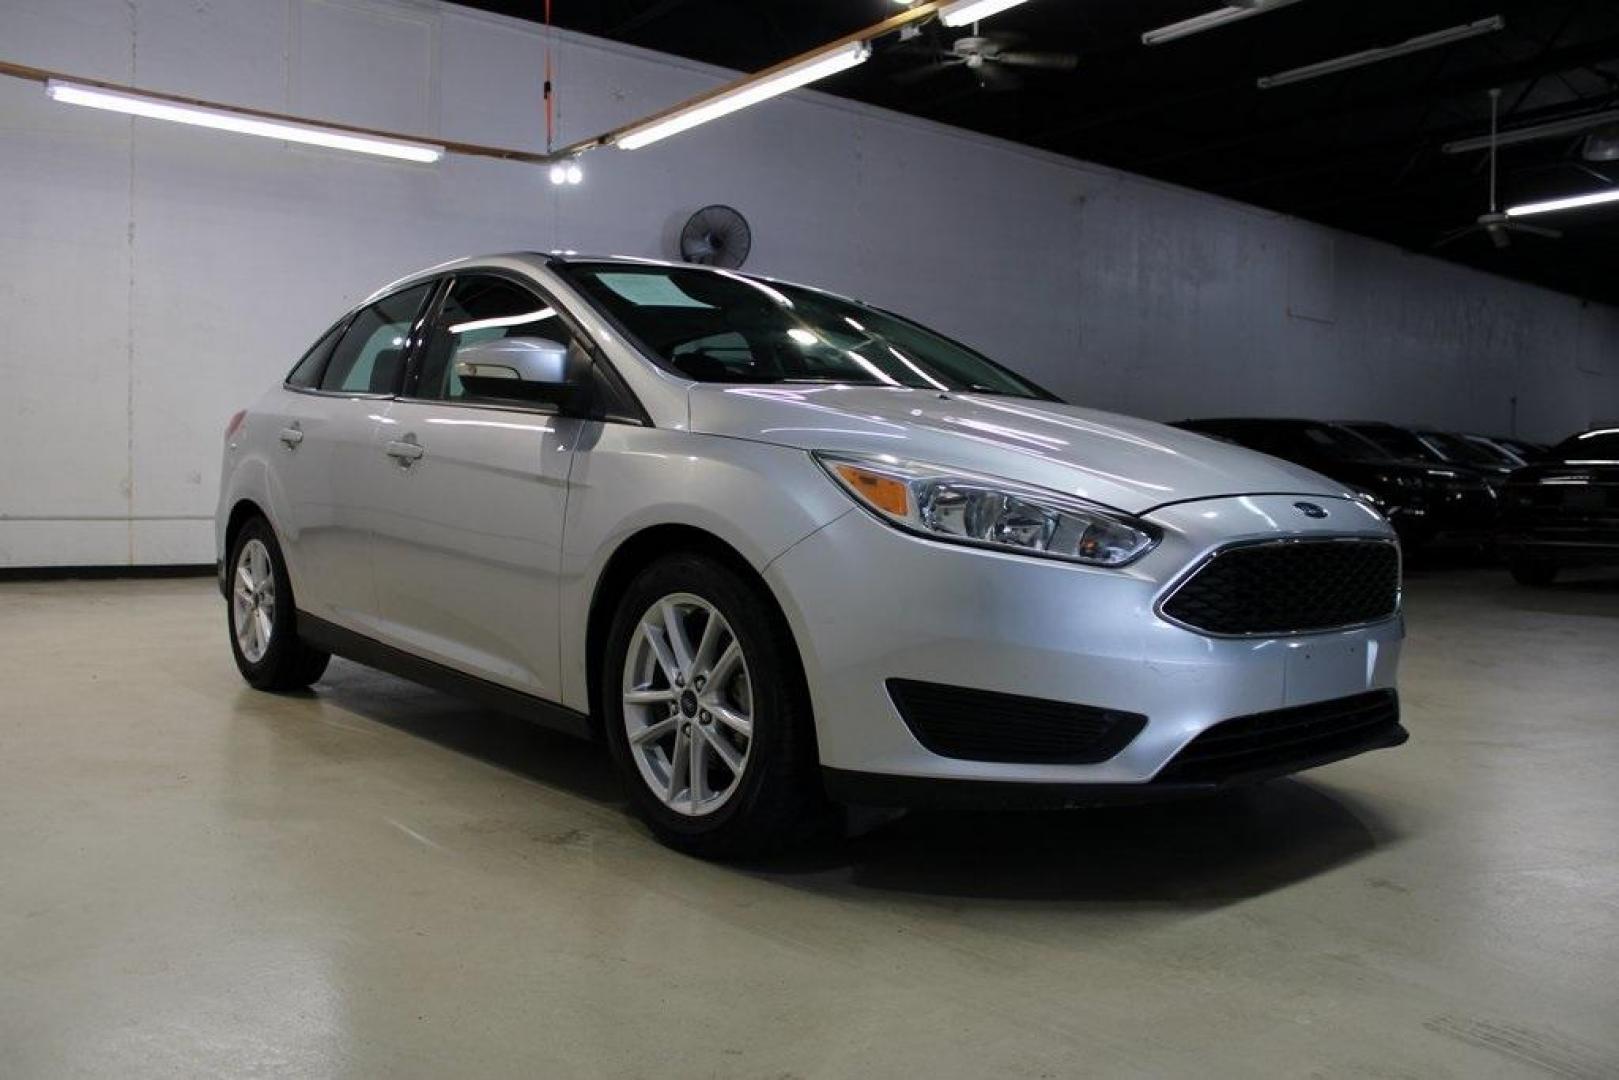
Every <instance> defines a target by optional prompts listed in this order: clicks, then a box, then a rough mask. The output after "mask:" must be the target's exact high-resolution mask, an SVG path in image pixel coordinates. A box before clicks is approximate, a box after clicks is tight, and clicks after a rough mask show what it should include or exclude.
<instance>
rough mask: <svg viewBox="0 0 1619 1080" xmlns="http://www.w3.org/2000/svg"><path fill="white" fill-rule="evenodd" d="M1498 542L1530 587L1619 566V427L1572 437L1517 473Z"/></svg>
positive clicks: (1508, 490)
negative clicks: (1564, 573)
mask: <svg viewBox="0 0 1619 1080" xmlns="http://www.w3.org/2000/svg"><path fill="white" fill-rule="evenodd" d="M1496 544H1497V546H1498V548H1499V549H1500V551H1501V554H1502V555H1504V556H1505V557H1506V560H1507V565H1508V566H1509V567H1511V568H1512V576H1513V577H1515V578H1517V579H1518V581H1519V582H1521V583H1522V584H1525V585H1549V584H1551V582H1552V580H1553V579H1554V578H1556V577H1557V572H1558V571H1559V570H1561V569H1562V568H1563V567H1565V566H1576V565H1585V566H1589V565H1593V564H1603V563H1608V564H1614V565H1619V428H1599V429H1597V430H1595V431H1587V432H1585V433H1584V434H1582V435H1575V436H1573V437H1572V438H1568V439H1565V440H1563V441H1562V442H1560V443H1558V444H1557V445H1556V446H1554V447H1552V448H1551V450H1549V451H1547V453H1546V454H1545V455H1544V456H1543V457H1541V458H1539V459H1537V460H1536V461H1534V462H1532V463H1531V464H1529V465H1525V466H1524V467H1523V468H1521V469H1519V470H1518V471H1517V472H1515V473H1513V474H1512V477H1511V479H1509V480H1508V481H1507V485H1506V489H1505V491H1504V492H1503V495H1502V499H1501V525H1500V530H1499V531H1498V532H1497V534H1496Z"/></svg>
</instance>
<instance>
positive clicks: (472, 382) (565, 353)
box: [455, 337, 590, 408]
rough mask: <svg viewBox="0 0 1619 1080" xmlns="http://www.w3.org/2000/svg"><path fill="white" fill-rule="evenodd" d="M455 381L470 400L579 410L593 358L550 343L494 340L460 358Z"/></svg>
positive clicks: (531, 339) (462, 352)
mask: <svg viewBox="0 0 1619 1080" xmlns="http://www.w3.org/2000/svg"><path fill="white" fill-rule="evenodd" d="M455 375H456V378H458V379H460V380H461V386H462V387H463V388H464V389H465V390H466V392H467V395H468V396H469V397H476V398H490V399H494V400H497V401H521V402H545V403H549V404H554V405H559V406H562V407H563V408H569V407H577V406H578V405H579V404H580V402H581V400H582V398H583V396H584V394H585V392H586V390H587V389H588V387H589V386H590V357H589V355H588V354H586V353H585V351H584V350H583V349H581V348H579V347H578V346H577V345H563V344H560V343H559V342H555V341H551V340H549V339H547V338H537V337H509V338H496V339H495V340H493V341H482V342H479V343H478V344H476V345H468V346H466V347H465V348H463V349H461V350H460V351H459V352H457V353H456V354H455Z"/></svg>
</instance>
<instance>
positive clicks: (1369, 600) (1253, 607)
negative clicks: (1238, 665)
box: [1160, 540, 1400, 636]
mask: <svg viewBox="0 0 1619 1080" xmlns="http://www.w3.org/2000/svg"><path fill="white" fill-rule="evenodd" d="M1399 598H1400V553H1399V550H1398V549H1397V548H1396V547H1395V546H1394V545H1393V544H1392V543H1386V542H1384V541H1380V540H1298V541H1284V542H1279V543H1263V544H1249V545H1246V546H1239V547H1231V548H1226V549H1225V550H1224V551H1220V552H1218V553H1216V555H1215V556H1214V557H1213V558H1212V559H1210V560H1209V561H1208V562H1206V563H1204V564H1203V565H1202V566H1201V567H1200V568H1199V569H1198V570H1197V571H1196V572H1194V573H1193V574H1192V576H1191V577H1189V578H1187V579H1186V580H1185V581H1183V582H1182V583H1181V584H1180V586H1179V587H1178V588H1176V589H1175V591H1174V592H1173V593H1171V594H1170V596H1169V599H1167V600H1165V601H1164V602H1163V605H1162V607H1161V609H1160V610H1161V611H1162V612H1163V614H1164V615H1165V617H1167V618H1170V619H1173V620H1174V621H1175V622H1178V623H1181V624H1182V625H1184V626H1189V627H1191V628H1193V629H1195V630H1201V631H1204V632H1206V633H1210V634H1222V635H1228V636H1250V635H1258V636H1265V635H1272V634H1298V633H1309V632H1312V631H1318V630H1331V629H1334V628H1336V627H1341V626H1354V625H1357V624H1360V623H1368V622H1375V621H1377V620H1378V619H1384V618H1387V617H1388V616H1390V615H1393V614H1394V612H1395V610H1396V609H1397V608H1398V606H1399Z"/></svg>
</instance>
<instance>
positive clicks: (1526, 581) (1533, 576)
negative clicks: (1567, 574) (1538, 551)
mask: <svg viewBox="0 0 1619 1080" xmlns="http://www.w3.org/2000/svg"><path fill="white" fill-rule="evenodd" d="M1508 567H1509V568H1510V569H1511V571H1512V580H1514V581H1516V582H1517V583H1518V584H1519V585H1532V586H1536V587H1544V586H1546V585H1550V584H1551V583H1552V582H1554V581H1556V580H1557V571H1558V566H1557V564H1556V563H1549V562H1545V561H1543V560H1540V559H1530V558H1526V557H1524V556H1522V555H1519V556H1515V557H1514V558H1513V559H1512V561H1511V562H1510V563H1508Z"/></svg>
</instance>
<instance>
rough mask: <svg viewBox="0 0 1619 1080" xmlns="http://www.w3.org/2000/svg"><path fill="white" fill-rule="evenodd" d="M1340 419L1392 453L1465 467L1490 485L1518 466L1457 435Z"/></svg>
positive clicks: (1496, 485)
mask: <svg viewBox="0 0 1619 1080" xmlns="http://www.w3.org/2000/svg"><path fill="white" fill-rule="evenodd" d="M1341 423H1342V425H1343V426H1344V427H1346V428H1348V429H1349V430H1350V431H1353V432H1354V433H1355V434H1357V435H1361V436H1364V437H1365V438H1367V439H1370V440H1371V441H1372V442H1374V443H1376V444H1377V445H1378V446H1379V447H1381V448H1382V449H1383V451H1384V452H1385V453H1387V454H1388V455H1390V456H1391V457H1397V458H1404V459H1408V460H1411V461H1422V462H1426V463H1428V464H1430V465H1441V466H1444V467H1445V468H1448V469H1460V470H1464V471H1466V472H1469V473H1472V474H1474V475H1476V476H1478V477H1479V478H1480V479H1482V480H1484V481H1485V482H1486V483H1488V484H1489V485H1490V487H1492V488H1500V487H1501V485H1503V484H1505V483H1506V479H1507V475H1508V474H1509V473H1510V472H1512V470H1513V469H1515V468H1517V466H1516V465H1515V464H1513V463H1511V462H1504V461H1502V460H1501V459H1500V457H1499V456H1498V455H1496V454H1493V453H1491V452H1490V451H1488V450H1485V449H1484V448H1483V447H1481V446H1478V445H1476V444H1474V443H1472V442H1470V441H1468V440H1467V439H1466V438H1464V437H1462V436H1460V435H1451V434H1449V433H1447V432H1443V431H1434V430H1431V429H1426V428H1425V429H1422V430H1417V429H1415V428H1407V427H1401V426H1399V425H1398V424H1389V423H1385V422H1383V421H1381V420H1344V421H1341Z"/></svg>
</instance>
